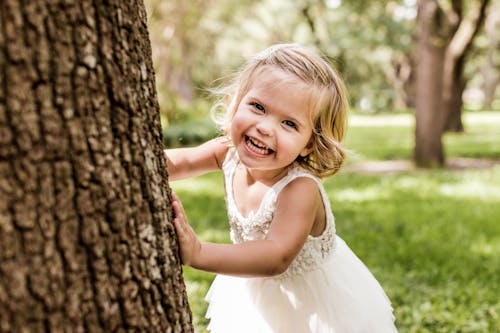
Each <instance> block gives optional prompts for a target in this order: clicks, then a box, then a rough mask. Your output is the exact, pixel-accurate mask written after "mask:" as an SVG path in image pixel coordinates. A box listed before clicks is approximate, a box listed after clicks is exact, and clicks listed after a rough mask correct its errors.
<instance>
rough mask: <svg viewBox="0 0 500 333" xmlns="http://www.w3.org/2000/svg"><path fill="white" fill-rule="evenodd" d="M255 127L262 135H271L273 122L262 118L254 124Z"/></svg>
mask: <svg viewBox="0 0 500 333" xmlns="http://www.w3.org/2000/svg"><path fill="white" fill-rule="evenodd" d="M255 127H256V128H257V131H258V132H259V133H260V134H262V135H266V136H271V135H272V133H273V124H272V121H271V119H262V120H261V121H259V122H258V123H257V124H256V126H255Z"/></svg>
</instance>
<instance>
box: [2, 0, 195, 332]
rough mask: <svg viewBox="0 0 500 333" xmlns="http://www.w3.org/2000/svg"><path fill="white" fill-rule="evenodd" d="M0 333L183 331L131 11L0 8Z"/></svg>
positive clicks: (155, 119)
mask: <svg viewBox="0 0 500 333" xmlns="http://www.w3.org/2000/svg"><path fill="white" fill-rule="evenodd" d="M0 71H1V72H0V332H55V331H57V332H59V331H60V332H125V331H138V332H191V331H192V326H191V313H190V311H189V308H188V303H187V298H186V292H185V287H184V283H183V280H182V272H181V266H180V261H179V258H178V253H177V243H176V237H175V232H174V229H173V227H172V225H171V223H170V216H171V209H170V204H169V202H170V201H169V192H170V189H169V187H168V180H167V171H166V165H165V161H164V158H163V154H162V136H161V129H160V119H159V107H158V102H157V97H156V91H155V80H154V73H153V68H152V62H151V49H150V44H149V37H148V32H147V26H146V13H145V10H144V5H143V3H142V1H140V0H132V1H119V0H108V1H104V2H101V1H98V0H93V1H92V0H45V1H42V0H37V1H23V0H3V1H1V2H0Z"/></svg>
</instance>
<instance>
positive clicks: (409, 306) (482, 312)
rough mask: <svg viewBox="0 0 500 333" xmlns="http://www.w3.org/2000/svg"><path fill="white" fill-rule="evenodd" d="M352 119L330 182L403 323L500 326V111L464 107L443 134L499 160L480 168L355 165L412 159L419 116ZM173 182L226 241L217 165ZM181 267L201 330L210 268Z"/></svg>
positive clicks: (195, 213) (459, 328)
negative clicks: (342, 163) (342, 164)
mask: <svg viewBox="0 0 500 333" xmlns="http://www.w3.org/2000/svg"><path fill="white" fill-rule="evenodd" d="M350 120H351V121H350V125H349V135H348V137H347V140H346V144H347V146H348V147H349V148H350V149H351V150H353V152H354V154H353V157H351V158H350V159H349V162H348V165H347V166H346V168H345V170H344V171H342V172H340V173H339V174H338V175H335V176H333V177H331V178H329V179H327V180H326V181H325V187H326V189H327V192H328V194H329V196H330V200H331V203H332V209H333V211H334V214H335V217H336V224H337V232H338V234H339V235H340V236H341V237H342V238H343V239H344V240H346V242H347V243H348V244H349V245H350V247H351V248H352V249H353V250H354V252H356V254H357V255H358V256H359V257H360V258H361V259H362V260H363V261H364V262H365V264H366V265H367V266H368V267H369V268H370V270H371V271H372V272H373V274H374V275H375V276H376V277H377V279H378V280H379V281H380V283H381V284H382V286H383V287H384V289H385V290H386V292H387V294H388V295H389V297H390V298H391V300H392V302H393V306H394V309H395V315H396V318H397V320H396V323H397V326H398V328H399V330H400V332H419V333H420V332H433V333H434V332H446V333H450V332H474V333H476V332H485V333H486V332H488V333H489V332H500V318H499V316H500V301H499V295H500V290H499V285H500V223H499V221H500V218H499V216H500V204H499V203H500V144H499V141H500V140H499V139H500V135H499V133H500V131H499V129H500V112H482V113H481V112H475V113H467V114H466V115H465V116H464V120H465V126H466V133H464V134H447V135H446V136H445V138H444V143H445V149H446V152H447V155H448V157H449V158H450V160H453V159H456V158H467V159H472V158H481V159H489V160H490V161H489V162H490V163H488V164H492V163H491V159H494V160H496V165H493V166H491V167H488V168H481V169H474V168H452V169H450V168H448V169H437V170H436V169H435V170H419V169H414V168H409V169H407V170H402V171H397V172H370V170H369V169H368V170H365V171H363V172H356V171H352V169H353V168H351V166H353V165H355V164H360V163H365V162H367V161H373V160H375V161H377V160H378V161H383V160H403V161H404V160H409V158H410V156H411V151H412V138H413V121H412V118H411V116H410V115H406V114H400V115H392V116H390V115H383V116H353V117H352V118H351V119H350ZM480 165H481V164H480ZM171 186H172V188H173V189H174V190H175V191H176V192H177V193H178V194H179V196H180V197H181V199H182V200H183V203H184V207H185V209H186V211H187V214H188V216H189V219H190V222H191V224H192V225H193V227H194V228H195V230H196V231H197V232H198V234H199V235H200V237H201V238H202V239H204V240H209V241H216V242H229V238H228V231H227V228H228V226H227V218H226V212H225V203H224V193H223V184H222V178H221V176H220V175H219V174H209V175H205V176H202V177H198V178H196V179H191V180H186V181H178V182H175V183H174V182H173V183H171ZM184 276H185V280H186V285H187V289H188V297H189V301H190V305H191V309H192V311H193V320H194V324H195V327H196V331H197V332H205V329H204V328H205V326H206V324H207V321H206V320H205V318H204V312H205V309H206V303H205V302H204V300H203V298H204V295H205V293H206V291H207V289H208V287H209V285H210V283H211V281H212V279H213V275H212V274H208V273H204V272H200V271H196V270H193V269H189V268H185V269H184ZM235 306H237V305H235Z"/></svg>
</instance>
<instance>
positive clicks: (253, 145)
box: [246, 137, 272, 155]
mask: <svg viewBox="0 0 500 333" xmlns="http://www.w3.org/2000/svg"><path fill="white" fill-rule="evenodd" d="M246 141H247V144H248V147H249V148H250V149H251V150H253V151H254V152H256V153H258V154H261V155H268V154H270V153H271V152H272V150H271V149H269V148H267V147H266V146H264V145H263V144H261V143H259V142H255V141H253V140H252V139H251V138H250V137H247V140H246Z"/></svg>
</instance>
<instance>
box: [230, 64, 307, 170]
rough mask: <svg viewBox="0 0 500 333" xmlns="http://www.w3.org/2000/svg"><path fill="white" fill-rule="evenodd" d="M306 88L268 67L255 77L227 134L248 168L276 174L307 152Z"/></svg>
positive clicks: (289, 76)
mask: <svg viewBox="0 0 500 333" xmlns="http://www.w3.org/2000/svg"><path fill="white" fill-rule="evenodd" d="M308 91H309V89H308V87H307V86H306V85H305V84H304V83H303V82H301V81H300V80H299V79H297V78H295V77H294V76H292V75H291V74H288V73H285V72H283V71H281V70H279V69H275V68H272V67H266V68H263V70H262V71H261V72H260V73H259V74H256V76H255V77H254V81H253V83H252V85H251V86H250V89H249V90H248V92H247V93H246V94H245V95H244V96H243V98H242V100H241V102H240V104H239V105H238V106H237V110H236V112H235V114H234V117H233V120H232V123H231V128H230V135H231V139H232V142H233V144H234V146H235V147H236V150H237V152H238V155H239V158H240V161H241V162H242V163H243V164H244V165H245V166H246V167H247V168H249V169H254V170H262V171H274V172H280V171H281V170H283V169H284V168H286V167H287V166H289V165H290V164H291V163H293V162H294V161H295V160H296V158H297V157H298V156H299V155H301V156H306V155H308V154H309V153H310V152H311V147H310V146H311V145H310V142H311V136H312V126H311V123H310V117H309V112H310V111H309V93H308Z"/></svg>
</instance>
